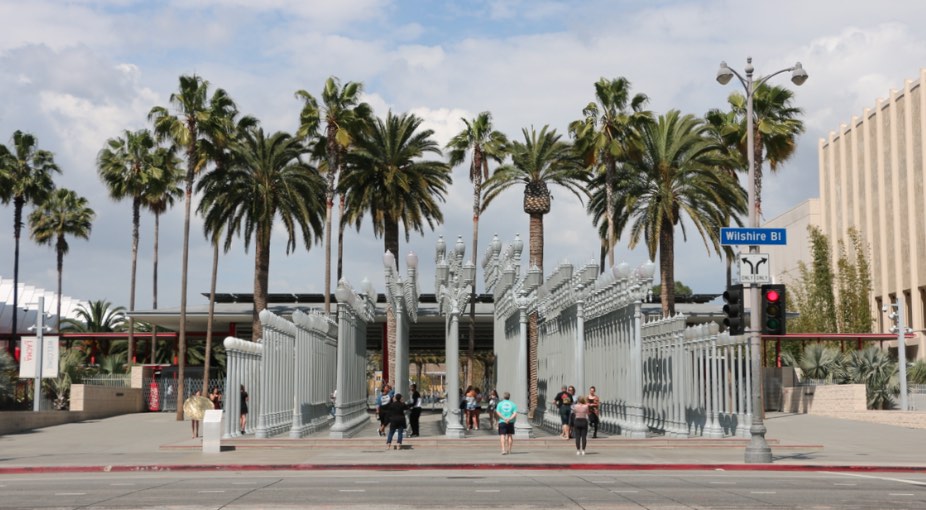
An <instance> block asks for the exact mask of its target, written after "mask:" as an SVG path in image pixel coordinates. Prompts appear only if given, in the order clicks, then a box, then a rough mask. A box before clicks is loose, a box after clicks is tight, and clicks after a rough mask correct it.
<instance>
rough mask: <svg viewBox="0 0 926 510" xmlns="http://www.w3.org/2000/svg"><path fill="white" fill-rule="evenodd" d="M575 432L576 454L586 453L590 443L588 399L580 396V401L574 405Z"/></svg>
mask: <svg viewBox="0 0 926 510" xmlns="http://www.w3.org/2000/svg"><path fill="white" fill-rule="evenodd" d="M572 414H573V423H574V424H575V426H574V427H573V434H574V435H575V437H576V455H585V446H586V445H587V443H588V416H589V411H588V399H586V398H585V397H579V403H578V404H576V405H575V406H573V408H572Z"/></svg>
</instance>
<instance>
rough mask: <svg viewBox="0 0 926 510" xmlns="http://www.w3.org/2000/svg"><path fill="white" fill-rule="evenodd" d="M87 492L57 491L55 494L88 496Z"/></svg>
mask: <svg viewBox="0 0 926 510" xmlns="http://www.w3.org/2000/svg"><path fill="white" fill-rule="evenodd" d="M86 495H87V493H86V492H56V493H55V496H86Z"/></svg>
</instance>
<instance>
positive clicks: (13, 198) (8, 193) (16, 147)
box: [0, 130, 61, 349]
mask: <svg viewBox="0 0 926 510" xmlns="http://www.w3.org/2000/svg"><path fill="white" fill-rule="evenodd" d="M11 141H12V143H11V145H10V147H11V149H8V148H6V147H4V146H3V145H0V202H3V203H4V204H8V203H10V202H13V246H14V248H13V323H12V329H11V330H10V333H11V335H12V336H11V338H10V340H11V342H10V346H11V347H10V348H11V349H12V346H13V345H15V343H16V334H17V328H18V325H17V323H16V322H17V316H18V315H19V314H18V313H17V310H19V238H20V235H21V234H22V227H23V208H24V207H25V206H26V204H36V203H40V202H42V201H43V200H44V199H45V197H46V196H48V194H49V193H50V192H51V191H52V190H53V189H54V187H55V185H54V183H53V182H52V174H54V173H61V170H60V169H59V168H58V165H56V164H55V157H54V155H53V154H52V153H51V152H49V151H46V150H42V149H39V148H38V140H37V139H36V137H35V136H34V135H31V134H29V133H23V132H22V131H18V130H17V131H15V132H14V133H13V138H12V140H11Z"/></svg>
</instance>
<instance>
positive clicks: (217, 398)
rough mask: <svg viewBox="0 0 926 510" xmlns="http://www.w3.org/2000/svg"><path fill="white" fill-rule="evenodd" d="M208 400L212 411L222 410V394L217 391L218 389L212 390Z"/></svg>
mask: <svg viewBox="0 0 926 510" xmlns="http://www.w3.org/2000/svg"><path fill="white" fill-rule="evenodd" d="M209 400H211V401H212V408H213V409H221V408H222V392H220V391H219V388H218V387H215V388H212V391H211V392H210V393H209Z"/></svg>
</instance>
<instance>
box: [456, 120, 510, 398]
mask: <svg viewBox="0 0 926 510" xmlns="http://www.w3.org/2000/svg"><path fill="white" fill-rule="evenodd" d="M461 120H462V121H463V124H465V126H466V127H464V128H463V130H462V131H460V132H459V133H457V134H456V135H455V136H454V137H453V138H451V139H450V142H449V143H448V144H447V149H448V150H449V151H450V166H451V167H454V166H457V165H459V164H461V163H463V161H465V160H466V154H467V153H468V152H470V151H472V157H471V158H470V165H469V180H470V182H472V183H473V251H472V262H473V265H476V256H477V254H478V253H479V215H480V213H481V212H482V183H483V181H484V180H485V179H488V178H489V160H490V159H494V160H495V162H496V163H499V164H501V162H502V160H504V159H505V156H506V155H507V150H508V149H507V145H508V138H507V137H506V136H505V135H504V134H503V133H501V132H500V131H496V130H494V129H493V128H492V114H491V113H489V112H482V113H480V114H479V115H477V116H476V118H475V119H473V120H472V121H469V120H466V119H461ZM475 355H476V286H475V285H473V295H472V297H471V299H470V306H469V346H468V349H467V356H466V359H467V361H466V385H467V386H470V385H472V384H473V375H472V374H473V357H474V356H475Z"/></svg>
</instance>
